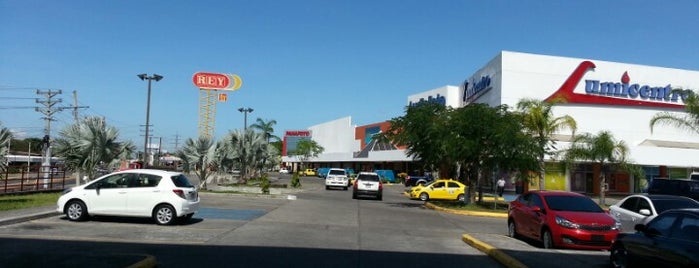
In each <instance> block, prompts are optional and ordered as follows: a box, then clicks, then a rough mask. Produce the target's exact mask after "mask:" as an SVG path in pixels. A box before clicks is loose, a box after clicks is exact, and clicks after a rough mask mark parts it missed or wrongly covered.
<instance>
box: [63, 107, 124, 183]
mask: <svg viewBox="0 0 699 268" xmlns="http://www.w3.org/2000/svg"><path fill="white" fill-rule="evenodd" d="M52 147H53V149H54V152H55V154H56V156H60V157H63V159H64V160H65V165H66V168H67V169H69V170H75V171H77V172H78V176H80V174H84V175H85V176H86V177H87V178H88V179H93V178H94V177H95V176H96V174H97V169H98V168H100V169H108V168H116V167H118V166H119V163H120V161H121V160H126V159H128V158H129V157H130V156H131V155H132V154H133V152H134V151H135V150H136V146H135V145H134V144H133V143H132V142H130V141H119V131H118V130H117V129H116V128H115V127H112V126H109V125H107V123H106V122H105V121H104V119H103V118H101V117H86V118H84V119H82V120H80V121H78V122H76V123H75V124H73V125H70V126H68V127H66V128H65V129H63V130H61V131H60V132H59V137H58V138H57V139H55V140H54V141H53V145H52Z"/></svg>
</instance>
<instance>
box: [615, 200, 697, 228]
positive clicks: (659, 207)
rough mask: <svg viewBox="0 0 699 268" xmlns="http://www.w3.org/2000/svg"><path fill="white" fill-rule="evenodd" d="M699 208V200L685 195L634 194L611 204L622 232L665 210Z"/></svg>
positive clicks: (645, 221)
mask: <svg viewBox="0 0 699 268" xmlns="http://www.w3.org/2000/svg"><path fill="white" fill-rule="evenodd" d="M675 208H699V202H697V201H695V200H693V199H691V198H689V197H684V196H677V195H656V194H634V195H629V196H627V197H625V198H624V199H622V200H619V202H617V203H616V204H614V205H611V206H609V214H611V215H612V217H614V218H615V219H616V220H617V221H619V222H620V223H621V231H622V232H634V226H636V224H646V223H647V222H649V221H650V220H652V219H653V218H655V217H656V216H658V214H660V213H661V212H663V211H665V210H669V209H675Z"/></svg>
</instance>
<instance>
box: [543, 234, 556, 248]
mask: <svg viewBox="0 0 699 268" xmlns="http://www.w3.org/2000/svg"><path fill="white" fill-rule="evenodd" d="M541 242H542V243H543V245H544V248H545V249H552V248H554V247H555V246H554V244H553V236H552V235H551V231H549V230H544V233H543V234H541Z"/></svg>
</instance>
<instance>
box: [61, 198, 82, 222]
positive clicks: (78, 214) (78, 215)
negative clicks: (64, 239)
mask: <svg viewBox="0 0 699 268" xmlns="http://www.w3.org/2000/svg"><path fill="white" fill-rule="evenodd" d="M66 216H67V217H68V219H69V220H71V221H84V220H85V219H87V206H85V203H83V202H82V201H79V200H73V201H70V202H68V206H66Z"/></svg>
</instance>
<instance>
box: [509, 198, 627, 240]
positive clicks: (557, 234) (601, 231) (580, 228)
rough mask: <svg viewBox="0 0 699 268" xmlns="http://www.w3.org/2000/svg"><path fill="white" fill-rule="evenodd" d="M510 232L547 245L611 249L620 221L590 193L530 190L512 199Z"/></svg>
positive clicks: (512, 235)
mask: <svg viewBox="0 0 699 268" xmlns="http://www.w3.org/2000/svg"><path fill="white" fill-rule="evenodd" d="M508 216H509V217H508V219H507V227H508V228H507V229H508V235H509V236H510V237H517V236H522V237H526V238H529V239H534V240H538V241H540V242H541V243H542V244H543V247H544V248H555V247H561V248H577V249H602V250H606V249H609V248H610V246H611V245H612V241H613V240H614V238H615V237H616V235H617V234H618V233H619V227H620V223H619V222H617V221H616V220H615V219H614V218H612V216H611V215H609V214H608V213H607V212H606V211H604V210H603V209H602V208H601V207H600V206H599V205H597V203H595V201H593V200H592V199H590V198H589V197H587V196H585V195H582V194H579V193H573V192H564V191H529V192H526V193H523V194H521V195H520V196H519V197H517V199H515V200H514V201H512V202H510V206H509V212H508Z"/></svg>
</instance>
